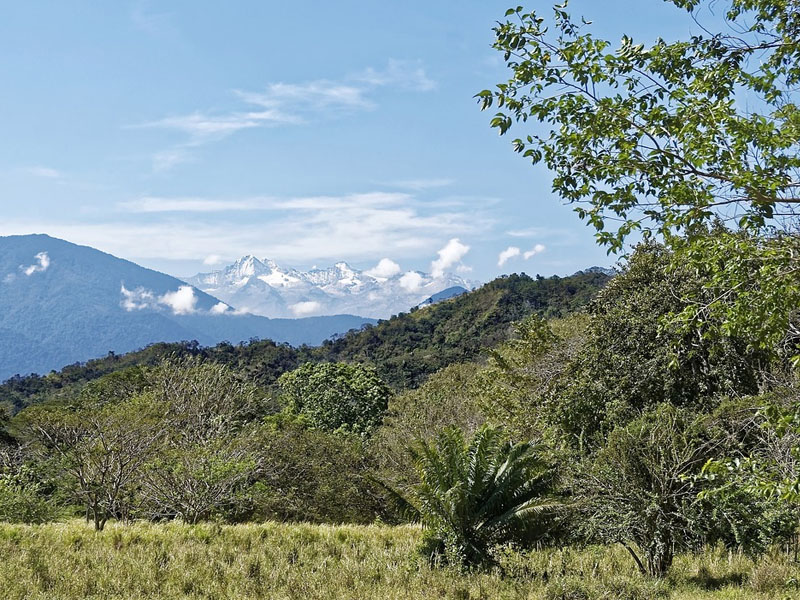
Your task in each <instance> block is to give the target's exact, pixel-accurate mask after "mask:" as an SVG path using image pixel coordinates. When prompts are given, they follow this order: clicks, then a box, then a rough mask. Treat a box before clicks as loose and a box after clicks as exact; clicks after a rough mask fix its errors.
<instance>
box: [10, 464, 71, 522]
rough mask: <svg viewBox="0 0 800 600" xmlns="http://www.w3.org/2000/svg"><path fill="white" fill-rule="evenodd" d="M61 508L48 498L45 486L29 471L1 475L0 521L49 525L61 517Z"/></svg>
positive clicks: (23, 468) (19, 470)
mask: <svg viewBox="0 0 800 600" xmlns="http://www.w3.org/2000/svg"><path fill="white" fill-rule="evenodd" d="M59 512H60V511H59V507H58V506H56V504H55V503H54V502H52V501H51V500H50V499H48V498H47V497H46V492H45V489H44V485H43V484H42V483H41V482H40V481H39V479H38V478H37V477H36V475H35V474H33V473H31V472H30V470H29V469H27V468H25V467H22V468H20V469H18V470H17V471H16V472H14V473H12V472H6V473H0V521H8V522H12V523H47V522H48V521H53V520H55V519H56V518H57V517H58V516H59Z"/></svg>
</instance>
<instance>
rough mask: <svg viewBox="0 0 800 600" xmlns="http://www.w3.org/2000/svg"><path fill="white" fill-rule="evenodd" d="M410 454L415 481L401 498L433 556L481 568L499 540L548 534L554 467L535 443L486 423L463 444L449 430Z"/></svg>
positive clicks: (527, 539)
mask: <svg viewBox="0 0 800 600" xmlns="http://www.w3.org/2000/svg"><path fill="white" fill-rule="evenodd" d="M411 452H412V455H413V458H414V462H415V464H416V467H417V471H418V474H419V478H420V483H419V484H418V485H417V486H415V487H414V488H413V489H412V491H411V493H409V494H407V495H405V496H400V500H401V502H402V503H403V504H405V506H406V509H407V510H408V511H410V513H411V514H412V515H414V516H416V517H417V518H419V519H420V520H421V521H422V523H423V525H424V526H425V527H426V528H427V540H428V542H429V543H430V547H429V548H428V550H430V552H431V553H432V555H435V554H443V555H444V556H445V557H446V558H447V560H448V561H449V562H451V563H453V564H457V565H461V566H465V567H476V566H486V565H489V564H491V563H492V562H493V561H492V557H491V551H492V549H493V548H494V547H496V546H497V545H499V544H504V543H514V542H516V543H521V544H525V543H528V542H530V541H531V540H535V539H536V538H537V537H541V536H542V535H543V534H544V533H545V532H546V530H547V524H548V518H547V517H548V516H549V515H551V514H552V512H553V510H554V509H555V508H556V507H557V506H558V505H557V504H555V503H554V502H551V501H548V500H547V499H546V495H547V493H548V491H549V490H550V486H551V484H552V482H553V472H552V471H551V469H550V467H549V465H548V464H547V463H546V461H545V460H544V459H543V458H542V455H541V449H540V448H537V447H536V446H535V445H533V444H531V443H520V444H513V443H511V442H510V441H508V440H507V439H506V438H505V436H504V435H503V433H502V432H501V431H500V430H499V429H495V428H492V427H488V426H484V427H482V428H481V429H479V430H478V431H477V432H476V433H475V435H474V437H473V438H472V439H471V440H469V441H467V440H465V439H464V435H463V434H462V433H461V431H460V430H459V429H456V428H454V427H450V428H447V429H445V430H443V431H442V432H441V434H440V435H439V436H438V438H437V439H436V441H435V443H430V442H426V441H422V440H420V441H418V442H417V444H415V445H414V446H412V448H411Z"/></svg>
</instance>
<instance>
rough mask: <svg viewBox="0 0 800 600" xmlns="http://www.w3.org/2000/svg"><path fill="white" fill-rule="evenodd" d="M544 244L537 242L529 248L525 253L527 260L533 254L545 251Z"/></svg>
mask: <svg viewBox="0 0 800 600" xmlns="http://www.w3.org/2000/svg"><path fill="white" fill-rule="evenodd" d="M545 249H546V248H545V246H544V244H536V245H535V246H534V247H533V248H531V249H530V250H528V251H527V252H526V253H525V254H523V256H524V258H525V260H528V259H529V258H530V257H532V256H536V255H537V254H541V253H542V252H544V251H545Z"/></svg>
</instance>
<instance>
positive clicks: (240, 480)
mask: <svg viewBox="0 0 800 600" xmlns="http://www.w3.org/2000/svg"><path fill="white" fill-rule="evenodd" d="M149 393H150V398H151V401H152V402H153V403H154V404H155V405H156V406H161V407H163V418H162V421H161V423H162V426H163V427H164V435H163V436H162V437H161V438H160V439H159V442H158V444H157V447H156V449H155V452H154V454H153V455H152V457H151V459H150V460H149V461H148V462H147V463H146V464H145V465H144V468H143V470H142V473H141V477H142V478H141V494H142V497H143V501H144V508H145V510H147V512H148V513H149V515H150V516H151V517H157V518H164V517H176V516H177V517H180V518H181V519H183V520H185V521H187V522H189V523H196V522H198V521H199V520H201V519H207V518H210V517H212V516H215V515H216V514H218V513H219V512H220V511H222V510H224V509H230V507H231V505H232V504H234V503H235V502H236V499H237V494H238V492H240V491H241V490H242V489H243V488H245V487H246V486H247V485H248V484H249V483H250V482H251V478H252V473H253V471H254V470H255V468H256V458H255V457H256V454H255V453H254V452H253V450H252V442H251V441H250V437H251V436H252V431H251V428H250V427H248V422H249V421H252V420H253V419H256V418H258V417H259V416H260V415H261V414H262V410H263V406H262V402H261V401H262V397H261V393H260V391H259V390H258V388H256V387H255V386H254V385H253V384H251V383H248V382H245V381H242V380H241V378H240V377H239V376H238V375H236V374H235V373H234V372H233V371H231V370H230V369H229V368H227V367H225V366H224V365H220V364H217V363H212V362H201V361H199V360H198V359H196V358H189V359H184V360H179V361H174V360H171V361H165V362H164V363H162V364H161V365H160V366H159V367H158V368H157V369H155V370H154V371H153V373H152V374H151V376H150V384H149Z"/></svg>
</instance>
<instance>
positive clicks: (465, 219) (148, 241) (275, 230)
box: [0, 192, 494, 264]
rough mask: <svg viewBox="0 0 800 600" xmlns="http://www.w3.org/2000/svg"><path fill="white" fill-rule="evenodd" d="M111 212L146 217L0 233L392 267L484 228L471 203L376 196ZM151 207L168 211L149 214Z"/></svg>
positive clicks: (144, 256)
mask: <svg viewBox="0 0 800 600" xmlns="http://www.w3.org/2000/svg"><path fill="white" fill-rule="evenodd" d="M256 200H258V202H260V207H261V208H260V210H263V211H268V212H266V213H265V215H263V216H262V217H257V216H254V218H248V219H242V218H241V215H238V214H234V212H235V211H233V210H230V207H231V206H234V207H239V208H240V209H241V208H244V207H249V208H252V207H253V206H255V204H254V202H255V201H256ZM223 207H224V208H225V210H220V211H219V212H218V213H217V214H216V215H215V218H213V219H208V218H207V215H209V214H213V213H211V212H209V211H210V210H211V209H212V208H220V209H222V208H223ZM118 208H119V209H121V210H124V211H126V212H130V211H142V210H144V211H150V212H148V213H141V214H142V215H144V216H143V217H141V218H131V217H130V215H129V214H121V215H117V218H115V219H111V220H109V219H105V220H94V221H92V222H82V223H80V222H75V221H72V222H71V221H69V220H66V219H58V220H56V219H52V220H48V221H38V220H37V221H32V220H28V219H26V220H10V219H3V220H0V235H14V234H24V233H38V232H43V231H46V232H47V233H48V234H49V235H52V236H54V237H59V238H63V239H66V240H69V241H71V242H74V243H77V244H84V245H87V246H91V247H93V248H98V249H100V250H103V251H105V252H109V253H111V254H114V255H116V256H120V257H123V258H127V259H129V260H133V261H134V262H139V263H142V262H144V263H147V262H148V261H155V262H158V263H162V262H163V261H165V260H169V261H198V262H200V261H202V260H203V258H204V257H207V256H209V255H210V254H220V255H222V256H244V255H246V254H255V255H257V256H269V257H270V258H272V259H274V260H278V261H286V262H291V263H293V264H296V263H307V264H312V263H315V262H327V261H330V260H341V259H343V258H347V259H348V260H351V261H373V260H375V258H376V256H377V257H381V256H391V257H392V259H393V260H396V261H399V262H401V264H402V259H406V258H419V257H420V256H425V255H435V252H436V251H437V249H438V247H437V245H436V244H437V240H440V239H441V237H440V236H446V237H445V238H444V239H449V238H458V237H461V238H462V239H463V237H464V236H469V235H474V234H477V233H479V232H481V231H483V230H485V228H487V227H491V226H492V225H493V223H494V221H493V219H492V217H491V216H490V215H488V214H487V213H486V212H485V210H484V207H483V205H482V204H480V203H479V202H478V201H476V203H475V205H467V206H464V207H438V206H430V205H429V203H427V202H417V201H416V199H415V198H414V197H413V196H412V195H409V194H402V193H385V192H374V193H362V194H349V195H342V196H319V197H305V198H278V199H276V198H267V197H261V198H230V199H217V198H181V197H177V198H170V197H166V198H155V197H149V198H142V199H140V200H136V201H133V202H128V203H126V204H125V205H124V206H118ZM159 208H161V209H165V208H171V209H174V210H173V211H171V212H170V211H162V212H156V211H157V210H158V209H159ZM188 209H195V210H194V211H192V210H188ZM148 215H152V216H148ZM154 217H158V218H157V219H155V218H154ZM145 219H146V220H145ZM151 264H152V263H151Z"/></svg>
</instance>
